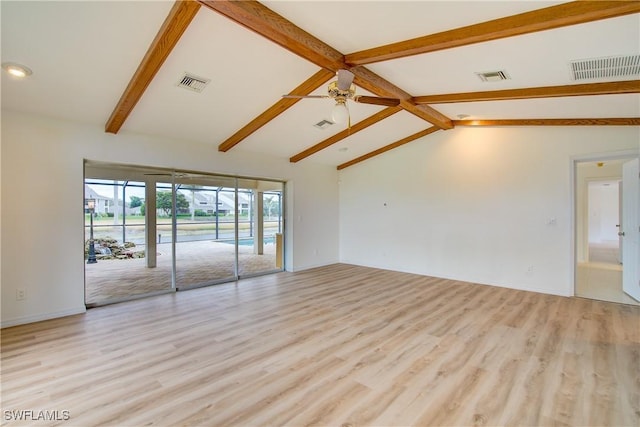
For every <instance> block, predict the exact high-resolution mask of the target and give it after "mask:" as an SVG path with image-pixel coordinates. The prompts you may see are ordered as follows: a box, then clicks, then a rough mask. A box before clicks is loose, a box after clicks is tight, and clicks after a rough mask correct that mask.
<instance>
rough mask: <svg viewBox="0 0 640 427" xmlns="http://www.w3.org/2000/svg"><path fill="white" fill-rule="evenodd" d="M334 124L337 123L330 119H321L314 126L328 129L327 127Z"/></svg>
mask: <svg viewBox="0 0 640 427" xmlns="http://www.w3.org/2000/svg"><path fill="white" fill-rule="evenodd" d="M333 124H335V123H333V122H332V121H330V120H320V121H319V122H318V123H316V124H315V125H314V126H315V127H317V128H318V129H326V128H328V127H329V126H331V125H333Z"/></svg>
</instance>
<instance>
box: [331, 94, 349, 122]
mask: <svg viewBox="0 0 640 427" xmlns="http://www.w3.org/2000/svg"><path fill="white" fill-rule="evenodd" d="M331 118H332V119H333V122H334V123H344V122H346V121H347V119H348V118H349V110H347V104H346V102H345V101H344V100H340V99H339V100H338V102H336V105H335V106H334V107H333V110H332V111H331Z"/></svg>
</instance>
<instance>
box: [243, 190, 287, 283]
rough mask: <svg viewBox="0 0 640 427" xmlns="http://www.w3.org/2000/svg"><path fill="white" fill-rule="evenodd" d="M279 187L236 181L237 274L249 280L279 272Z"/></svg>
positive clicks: (281, 248)
mask: <svg viewBox="0 0 640 427" xmlns="http://www.w3.org/2000/svg"><path fill="white" fill-rule="evenodd" d="M282 191H283V188H282V183H281V182H273V181H262V180H239V188H238V197H239V198H240V199H241V200H242V202H243V203H242V205H243V206H246V210H241V211H240V212H239V213H240V218H242V222H240V223H239V227H240V229H241V230H242V231H243V232H242V234H241V235H240V236H239V238H238V273H239V275H240V276H245V277H246V276H252V275H256V274H264V273H267V272H271V271H277V270H282V268H283V261H282V254H283V239H282V229H283V221H282Z"/></svg>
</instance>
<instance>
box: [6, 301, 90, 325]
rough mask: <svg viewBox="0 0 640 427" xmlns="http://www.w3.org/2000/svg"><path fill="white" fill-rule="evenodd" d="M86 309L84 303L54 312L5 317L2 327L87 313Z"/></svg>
mask: <svg viewBox="0 0 640 427" xmlns="http://www.w3.org/2000/svg"><path fill="white" fill-rule="evenodd" d="M86 311H87V309H86V308H85V306H84V305H83V306H82V307H77V308H70V309H68V310H63V311H56V312H53V313H42V314H36V315H33V316H24V317H18V318H15V319H3V320H2V322H1V323H0V328H3V329H4V328H9V327H11V326H18V325H25V324H27V323H35V322H41V321H43V320H50V319H56V318H58V317H65V316H73V315H74V314H81V313H85V312H86Z"/></svg>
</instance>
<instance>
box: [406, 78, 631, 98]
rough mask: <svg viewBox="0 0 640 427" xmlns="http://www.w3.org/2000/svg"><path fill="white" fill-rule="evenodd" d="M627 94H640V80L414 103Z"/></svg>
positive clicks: (474, 94) (473, 94) (475, 94)
mask: <svg viewBox="0 0 640 427" xmlns="http://www.w3.org/2000/svg"><path fill="white" fill-rule="evenodd" d="M626 93H640V80H628V81H622V82H604V83H585V84H577V85H564V86H546V87H530V88H524V89H506V90H493V91H483V92H466V93H450V94H443V95H426V96H416V97H414V98H413V102H414V103H416V104H449V103H455V102H475V101H504V100H510V99H533V98H555V97H563V96H588V95H616V94H626Z"/></svg>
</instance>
